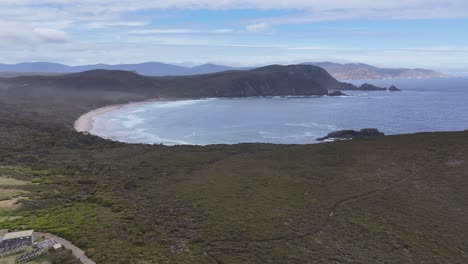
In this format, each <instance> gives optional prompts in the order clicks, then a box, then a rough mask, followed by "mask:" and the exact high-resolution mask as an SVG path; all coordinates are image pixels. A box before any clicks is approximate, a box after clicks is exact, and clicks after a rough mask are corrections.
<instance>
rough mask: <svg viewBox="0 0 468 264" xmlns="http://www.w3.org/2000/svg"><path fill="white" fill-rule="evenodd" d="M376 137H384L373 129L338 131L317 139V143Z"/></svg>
mask: <svg viewBox="0 0 468 264" xmlns="http://www.w3.org/2000/svg"><path fill="white" fill-rule="evenodd" d="M376 136H385V134H384V133H382V132H380V131H379V130H378V129H375V128H364V129H361V130H360V131H356V130H339V131H335V132H332V133H329V134H328V135H326V136H325V137H322V138H317V141H336V140H347V139H357V138H367V137H376Z"/></svg>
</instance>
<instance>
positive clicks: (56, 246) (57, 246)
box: [53, 244, 62, 249]
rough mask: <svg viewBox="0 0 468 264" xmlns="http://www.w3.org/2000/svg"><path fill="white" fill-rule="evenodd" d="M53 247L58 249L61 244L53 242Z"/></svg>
mask: <svg viewBox="0 0 468 264" xmlns="http://www.w3.org/2000/svg"><path fill="white" fill-rule="evenodd" d="M53 247H54V249H59V248H62V245H61V244H55V245H53Z"/></svg>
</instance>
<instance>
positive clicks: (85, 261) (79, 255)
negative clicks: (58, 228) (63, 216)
mask: <svg viewBox="0 0 468 264" xmlns="http://www.w3.org/2000/svg"><path fill="white" fill-rule="evenodd" d="M34 235H35V236H36V237H42V236H44V237H46V238H50V239H53V240H55V242H57V243H60V244H62V246H64V247H65V248H66V249H69V250H71V251H72V253H73V255H74V256H75V257H77V258H79V259H80V260H81V262H82V263H83V264H96V262H94V261H92V260H91V259H90V258H88V257H87V256H86V254H85V252H84V251H83V250H81V249H80V248H78V247H77V246H75V245H73V244H72V243H71V242H70V241H68V240H66V239H64V238H61V237H59V236H56V235H54V234H50V233H41V232H34Z"/></svg>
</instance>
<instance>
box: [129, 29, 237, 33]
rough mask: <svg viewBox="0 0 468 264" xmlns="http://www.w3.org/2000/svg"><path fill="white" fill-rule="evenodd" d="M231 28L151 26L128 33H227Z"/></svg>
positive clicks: (230, 31) (231, 31) (232, 31)
mask: <svg viewBox="0 0 468 264" xmlns="http://www.w3.org/2000/svg"><path fill="white" fill-rule="evenodd" d="M234 32H235V31H234V30H233V29H226V28H225V29H213V30H199V29H189V28H153V29H141V30H131V31H129V33H130V34H134V35H165V34H168V35H169V34H227V33H234Z"/></svg>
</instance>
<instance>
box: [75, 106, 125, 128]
mask: <svg viewBox="0 0 468 264" xmlns="http://www.w3.org/2000/svg"><path fill="white" fill-rule="evenodd" d="M122 106H124V105H110V106H106V107H102V108H98V109H96V110H93V111H91V112H88V113H86V114H84V115H82V116H80V118H78V119H77V120H76V121H75V125H74V127H75V130H76V131H78V132H88V133H89V132H90V131H91V130H92V129H93V125H94V117H96V116H98V115H102V114H104V113H107V112H110V111H113V110H116V109H119V108H121V107H122Z"/></svg>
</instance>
